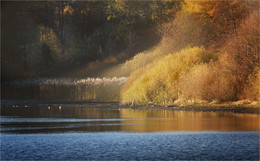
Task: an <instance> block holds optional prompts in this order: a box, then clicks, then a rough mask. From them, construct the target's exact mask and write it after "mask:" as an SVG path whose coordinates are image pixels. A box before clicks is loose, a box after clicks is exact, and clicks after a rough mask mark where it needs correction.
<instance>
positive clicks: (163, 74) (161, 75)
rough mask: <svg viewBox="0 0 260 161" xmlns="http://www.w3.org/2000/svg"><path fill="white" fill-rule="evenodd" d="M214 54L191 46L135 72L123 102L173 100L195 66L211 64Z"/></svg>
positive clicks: (125, 90)
mask: <svg viewBox="0 0 260 161" xmlns="http://www.w3.org/2000/svg"><path fill="white" fill-rule="evenodd" d="M212 59H214V54H212V53H209V52H207V51H206V50H205V49H204V48H203V47H201V48H199V47H193V48H191V47H187V48H185V49H183V50H181V51H180V52H177V53H173V54H169V55H167V56H164V57H162V58H160V59H158V60H155V61H154V62H152V63H150V64H148V65H146V66H145V67H143V68H140V69H138V70H137V71H135V72H133V73H132V74H131V76H130V78H129V80H128V82H127V83H126V84H125V87H123V89H122V91H121V99H122V103H124V104H127V103H132V102H134V103H136V104H144V103H148V102H154V103H169V102H173V100H175V99H176V98H177V97H178V94H179V88H178V83H179V80H180V78H181V77H182V76H183V75H185V73H187V72H188V71H189V70H190V69H191V68H192V67H193V66H195V65H198V64H203V63H208V62H209V61H210V60H212Z"/></svg>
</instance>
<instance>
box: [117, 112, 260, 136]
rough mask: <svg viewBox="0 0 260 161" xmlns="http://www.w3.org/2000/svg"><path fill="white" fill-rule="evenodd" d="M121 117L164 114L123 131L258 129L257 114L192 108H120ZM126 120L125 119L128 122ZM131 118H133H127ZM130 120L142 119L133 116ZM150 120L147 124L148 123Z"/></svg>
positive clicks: (149, 116)
mask: <svg viewBox="0 0 260 161" xmlns="http://www.w3.org/2000/svg"><path fill="white" fill-rule="evenodd" d="M120 117H121V118H129V119H130V118H166V119H157V120H149V121H147V124H142V125H139V126H123V127H122V128H123V129H122V130H123V131H138V132H153V131H259V130H260V128H259V118H260V117H259V115H258V114H238V113H230V112H192V111H167V110H129V109H123V110H120ZM128 122H129V121H125V123H128ZM131 122H133V121H131ZM134 122H142V121H141V120H137V121H134ZM148 122H149V123H150V124H149V123H148Z"/></svg>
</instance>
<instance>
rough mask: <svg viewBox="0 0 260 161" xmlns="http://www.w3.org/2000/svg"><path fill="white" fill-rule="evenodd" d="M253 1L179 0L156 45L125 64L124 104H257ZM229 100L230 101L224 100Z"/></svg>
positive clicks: (259, 77)
mask: <svg viewBox="0 0 260 161" xmlns="http://www.w3.org/2000/svg"><path fill="white" fill-rule="evenodd" d="M254 3H258V2H256V1H251V2H249V1H184V3H182V7H181V10H180V11H178V12H177V13H176V16H175V18H174V19H173V20H172V22H169V23H168V24H164V25H162V26H161V29H160V32H161V33H162V35H163V37H162V40H161V42H160V43H159V45H158V46H157V47H155V48H153V49H150V50H148V51H146V52H142V53H139V54H137V55H136V56H135V57H134V58H132V59H131V60H129V61H127V62H126V63H125V64H124V68H125V69H126V70H129V72H130V73H131V74H130V77H129V78H128V80H127V82H126V83H125V84H124V86H123V88H122V90H121V103H122V104H125V105H145V104H156V105H161V106H167V105H173V106H178V107H186V106H194V107H195V106H196V107H197V106H199V107H207V108H209V107H218V106H223V107H240V106H241V105H243V106H245V107H247V106H249V107H251V106H252V107H259V101H260V94H259V93H260V87H259V84H260V69H259V47H260V46H259V44H260V43H259V14H258V13H259V7H255V6H254ZM229 102H233V103H229Z"/></svg>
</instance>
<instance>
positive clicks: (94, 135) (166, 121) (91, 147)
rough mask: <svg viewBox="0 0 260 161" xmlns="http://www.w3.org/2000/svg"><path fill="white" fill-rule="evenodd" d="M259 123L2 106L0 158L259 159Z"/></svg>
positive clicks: (214, 116) (243, 117)
mask: <svg viewBox="0 0 260 161" xmlns="http://www.w3.org/2000/svg"><path fill="white" fill-rule="evenodd" d="M59 106H60V107H59ZM259 120H260V117H259V114H238V113H230V112H192V111H169V110H141V109H119V108H112V107H111V108H103V107H85V106H74V107H73V106H66V105H39V106H14V107H13V106H2V107H1V159H4V160H15V159H19V160H29V159H30V160H31V159H40V160H56V159H61V160H64V159H69V160H75V159H77V160H115V159H119V160H130V159H136V160H172V159H181V160H183V159H184V160H187V159H189V160H190V159H204V160H205V159H206V160H208V159H218V160H219V159H224V160H241V159H244V160H258V159H259V138H260V135H259V130H260V127H259Z"/></svg>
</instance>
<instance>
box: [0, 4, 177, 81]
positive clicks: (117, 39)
mask: <svg viewBox="0 0 260 161" xmlns="http://www.w3.org/2000/svg"><path fill="white" fill-rule="evenodd" d="M178 8H179V1H132V0H126V1H110V0H105V1H101V0H89V1H77V0H76V1H74V0H72V1H69V0H63V1H55V0H46V1H1V24H2V26H1V80H2V81H3V80H13V79H21V78H39V77H55V76H59V77H68V76H67V75H66V74H67V72H71V71H74V72H77V71H75V70H81V69H82V68H85V66H86V65H87V64H89V63H90V62H92V64H93V62H100V63H101V64H98V63H97V64H95V63H94V65H96V66H99V65H101V66H102V65H103V63H104V64H111V63H112V64H118V63H121V62H123V61H124V60H126V59H128V58H130V57H132V56H133V55H134V54H135V53H136V52H140V51H143V50H145V49H148V48H150V47H151V46H153V45H154V44H157V43H158V41H159V40H160V35H159V34H158V32H157V28H158V27H159V26H160V25H161V23H163V22H168V21H169V20H170V19H171V18H172V17H173V15H174V14H175V12H176V11H177V10H178ZM109 60H112V61H111V62H107V61H109ZM74 69H75V70H74ZM86 72H88V71H86ZM86 72H85V73H84V76H86V75H87V76H89V77H92V76H93V75H94V74H95V71H94V72H91V73H86ZM82 73H83V72H82ZM71 75H74V74H73V73H72V74H71ZM77 76H78V75H77ZM94 76H97V75H94ZM78 77H82V75H79V76H78Z"/></svg>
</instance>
